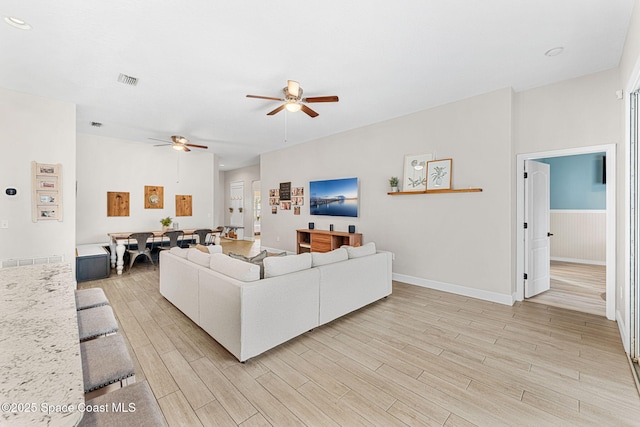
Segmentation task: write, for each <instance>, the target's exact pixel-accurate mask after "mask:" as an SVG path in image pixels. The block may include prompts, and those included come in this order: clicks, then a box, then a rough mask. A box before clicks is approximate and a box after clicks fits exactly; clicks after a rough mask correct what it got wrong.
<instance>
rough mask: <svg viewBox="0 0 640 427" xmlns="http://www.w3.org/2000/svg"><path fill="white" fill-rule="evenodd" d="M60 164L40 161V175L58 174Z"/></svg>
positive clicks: (38, 171)
mask: <svg viewBox="0 0 640 427" xmlns="http://www.w3.org/2000/svg"><path fill="white" fill-rule="evenodd" d="M59 166H60V165H46V164H44V163H38V170H37V174H38V175H58V174H59V173H60V171H59V170H58V169H59Z"/></svg>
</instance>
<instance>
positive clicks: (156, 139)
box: [147, 138, 171, 144]
mask: <svg viewBox="0 0 640 427" xmlns="http://www.w3.org/2000/svg"><path fill="white" fill-rule="evenodd" d="M147 139H152V140H154V141H160V142H166V143H167V144H171V141H167V140H166V139H158V138H147Z"/></svg>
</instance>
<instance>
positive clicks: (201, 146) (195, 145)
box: [184, 144, 209, 150]
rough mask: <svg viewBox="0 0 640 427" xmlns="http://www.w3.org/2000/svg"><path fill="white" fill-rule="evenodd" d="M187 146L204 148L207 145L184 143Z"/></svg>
mask: <svg viewBox="0 0 640 427" xmlns="http://www.w3.org/2000/svg"><path fill="white" fill-rule="evenodd" d="M184 145H186V146H188V147H196V148H204V149H205V150H206V149H207V148H209V147H207V146H206V145H198V144H184Z"/></svg>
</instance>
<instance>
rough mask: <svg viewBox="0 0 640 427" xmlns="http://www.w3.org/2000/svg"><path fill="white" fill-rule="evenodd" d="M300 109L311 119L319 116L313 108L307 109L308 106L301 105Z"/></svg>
mask: <svg viewBox="0 0 640 427" xmlns="http://www.w3.org/2000/svg"><path fill="white" fill-rule="evenodd" d="M300 109H301V110H302V111H304V112H305V113H307V114H308V115H309V117H311V118H314V117H317V116H318V113H316V112H315V111H313V110H312V109H311V108H309V107H307V106H306V105H304V104H303V105H301V106H300Z"/></svg>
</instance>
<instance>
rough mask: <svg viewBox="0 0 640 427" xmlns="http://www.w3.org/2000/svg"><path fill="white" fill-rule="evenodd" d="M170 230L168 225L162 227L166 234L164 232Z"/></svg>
mask: <svg viewBox="0 0 640 427" xmlns="http://www.w3.org/2000/svg"><path fill="white" fill-rule="evenodd" d="M168 229H169V226H168V225H163V226H162V232H163V233H164V232H166V231H167V230H168Z"/></svg>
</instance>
